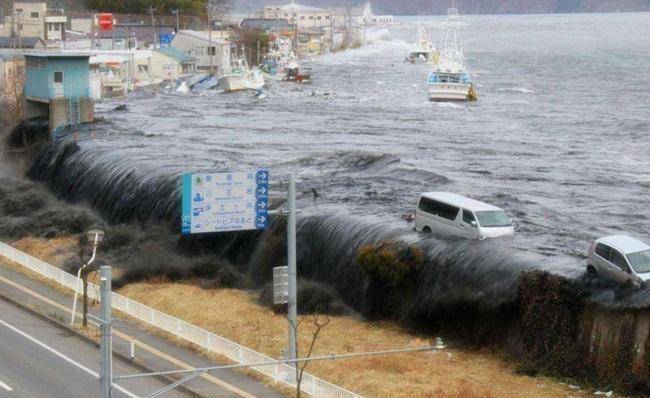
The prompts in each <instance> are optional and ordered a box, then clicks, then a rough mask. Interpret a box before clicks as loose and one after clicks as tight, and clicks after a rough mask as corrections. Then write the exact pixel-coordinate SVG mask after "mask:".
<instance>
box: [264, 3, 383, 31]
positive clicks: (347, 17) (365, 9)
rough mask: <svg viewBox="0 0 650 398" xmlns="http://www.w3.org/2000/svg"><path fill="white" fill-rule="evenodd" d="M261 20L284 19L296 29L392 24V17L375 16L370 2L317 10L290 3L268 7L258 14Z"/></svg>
mask: <svg viewBox="0 0 650 398" xmlns="http://www.w3.org/2000/svg"><path fill="white" fill-rule="evenodd" d="M260 14H261V16H262V18H269V19H278V18H285V19H287V20H288V21H289V23H290V24H294V23H297V24H298V28H307V29H309V28H312V29H313V28H317V27H321V28H324V27H329V26H334V27H344V26H348V25H351V26H353V27H356V26H371V25H385V24H389V23H392V22H393V16H392V15H375V14H374V13H373V11H372V5H371V4H370V2H366V3H364V5H363V6H360V7H349V8H348V7H335V8H318V7H311V6H306V5H301V4H296V3H295V1H292V2H291V3H289V4H285V5H269V6H266V7H264V9H263V10H262V12H261V13H260Z"/></svg>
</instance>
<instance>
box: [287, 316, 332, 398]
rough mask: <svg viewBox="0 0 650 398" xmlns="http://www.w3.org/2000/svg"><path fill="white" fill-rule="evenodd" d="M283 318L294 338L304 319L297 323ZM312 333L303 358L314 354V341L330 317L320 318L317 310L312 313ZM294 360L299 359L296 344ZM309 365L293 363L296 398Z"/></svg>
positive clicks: (299, 393)
mask: <svg viewBox="0 0 650 398" xmlns="http://www.w3.org/2000/svg"><path fill="white" fill-rule="evenodd" d="M285 318H287V321H289V325H291V327H292V328H293V329H294V331H295V332H296V336H298V328H299V327H300V324H301V323H302V321H304V320H305V318H302V319H299V320H298V321H297V322H292V321H291V320H289V317H287V316H286V315H285ZM311 321H312V325H313V328H312V331H311V342H310V343H309V349H308V350H307V354H306V355H305V356H304V357H303V358H307V359H308V358H311V356H312V354H313V353H314V347H316V341H317V340H318V336H319V335H320V332H321V331H322V330H323V329H324V328H325V327H326V326H327V325H329V323H330V317H329V316H327V315H325V316H324V319H323V317H322V316H321V312H320V310H317V311H316V312H314V314H313V315H312V319H311ZM296 358H300V355H298V343H297V342H296ZM308 364H309V361H304V362H301V363H300V364H299V363H297V362H296V363H295V366H296V398H300V397H301V394H302V391H301V389H300V387H301V385H302V377H303V375H304V373H305V368H306V367H307V365H308Z"/></svg>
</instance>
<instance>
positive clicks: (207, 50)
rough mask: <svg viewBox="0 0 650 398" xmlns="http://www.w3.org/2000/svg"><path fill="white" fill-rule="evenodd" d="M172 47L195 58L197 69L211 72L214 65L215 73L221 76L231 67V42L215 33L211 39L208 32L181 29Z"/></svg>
mask: <svg viewBox="0 0 650 398" xmlns="http://www.w3.org/2000/svg"><path fill="white" fill-rule="evenodd" d="M172 47H176V48H177V49H179V50H181V51H184V52H186V53H188V54H189V55H190V56H191V57H193V58H195V59H196V69H197V70H200V71H206V72H209V71H210V66H211V65H213V67H214V73H215V75H217V76H220V75H222V74H223V73H225V72H226V71H227V70H229V69H230V43H229V42H228V41H226V40H224V39H221V38H217V37H215V35H212V39H210V36H208V34H207V33H203V32H197V31H195V30H181V31H179V32H178V33H177V34H176V36H174V39H173V40H172ZM211 58H212V61H211V60H210V59H211Z"/></svg>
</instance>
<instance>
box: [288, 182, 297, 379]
mask: <svg viewBox="0 0 650 398" xmlns="http://www.w3.org/2000/svg"><path fill="white" fill-rule="evenodd" d="M287 205H288V206H287V207H288V208H289V209H288V210H289V217H288V219H287V264H288V266H289V303H288V304H289V306H288V313H287V316H288V318H289V323H290V324H289V347H287V348H288V350H287V353H288V356H289V358H288V359H296V358H297V355H296V354H297V351H298V346H297V345H298V341H297V336H296V335H297V329H298V300H297V286H298V278H297V269H296V268H297V267H296V176H295V175H294V174H293V173H290V174H289V189H288V190H287ZM293 366H295V367H296V372H297V370H298V367H297V366H296V364H295V363H294V364H293ZM296 375H297V373H296ZM296 380H297V379H296Z"/></svg>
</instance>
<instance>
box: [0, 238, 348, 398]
mask: <svg viewBox="0 0 650 398" xmlns="http://www.w3.org/2000/svg"><path fill="white" fill-rule="evenodd" d="M0 256H3V257H5V258H7V259H9V260H11V261H13V262H14V263H17V264H20V265H22V266H24V267H25V268H28V269H30V270H32V271H34V272H36V273H37V274H40V275H42V276H44V277H46V278H48V279H51V280H53V281H54V282H56V283H57V284H60V285H61V286H62V287H67V288H69V289H72V290H74V289H75V286H76V283H77V281H76V276H75V275H72V274H69V273H67V272H65V271H63V270H61V269H60V268H57V267H55V266H53V265H50V264H48V263H46V262H44V261H42V260H39V259H37V258H35V257H32V256H30V255H29V254H27V253H24V252H22V251H20V250H18V249H15V248H13V247H11V246H9V245H7V244H5V243H2V242H0ZM97 292H99V289H98V288H97V287H96V286H95V285H93V284H89V289H88V296H89V297H91V298H93V299H98V297H97ZM112 303H113V308H115V309H116V310H118V311H121V312H124V313H125V314H128V315H130V316H132V317H134V318H137V319H139V320H141V321H142V322H144V323H147V324H149V325H152V326H155V327H157V328H158V329H160V330H163V331H165V332H168V333H171V334H173V335H175V336H177V337H178V338H179V339H182V340H186V341H189V342H192V343H194V344H196V345H198V346H200V347H202V348H204V349H206V350H208V351H211V352H213V353H216V354H220V355H223V356H225V357H226V358H228V359H230V360H232V361H234V362H236V363H240V364H246V363H260V362H267V361H273V360H274V359H273V358H271V357H269V356H267V355H264V354H261V353H259V352H256V351H253V350H251V349H249V348H246V347H244V346H242V345H240V344H237V343H235V342H234V341H232V340H229V339H226V338H224V337H221V336H218V335H216V334H214V333H210V332H208V331H207V330H203V329H201V328H199V327H197V326H194V325H192V324H190V323H187V322H185V321H182V320H180V319H178V318H175V317H173V316H170V315H167V314H165V313H163V312H160V311H158V310H155V309H153V308H151V307H148V306H146V305H144V304H141V303H138V302H137V301H133V300H131V299H129V298H128V297H124V296H122V295H119V294H117V293H113V297H112ZM252 369H254V370H256V371H258V372H260V373H263V374H265V375H266V376H269V377H271V378H273V380H275V381H277V382H280V383H283V384H286V385H288V386H291V387H295V386H296V372H295V368H293V367H291V366H289V365H285V364H274V365H264V366H256V367H253V368H252ZM301 390H302V391H303V392H305V393H307V394H310V395H311V396H313V397H316V398H361V396H360V395H358V394H355V393H353V392H350V391H348V390H346V389H344V388H342V387H339V386H337V385H334V384H332V383H328V382H326V381H325V380H322V379H319V378H318V377H316V376H313V375H311V374H308V373H305V374H304V375H303V379H302V384H301Z"/></svg>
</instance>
